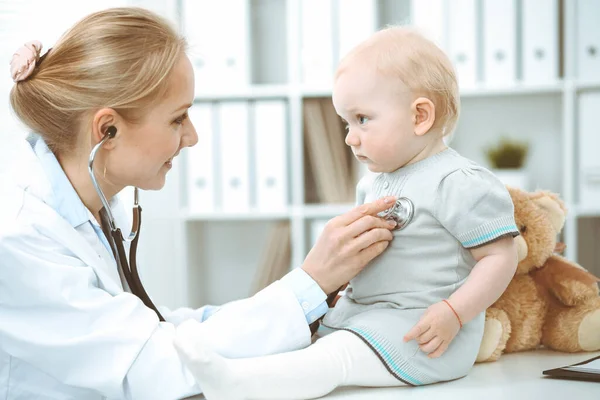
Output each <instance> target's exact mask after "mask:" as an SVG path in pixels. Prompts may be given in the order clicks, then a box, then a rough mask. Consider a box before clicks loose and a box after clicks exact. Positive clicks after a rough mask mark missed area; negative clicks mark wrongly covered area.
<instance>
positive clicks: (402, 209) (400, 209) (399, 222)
mask: <svg viewBox="0 0 600 400" xmlns="http://www.w3.org/2000/svg"><path fill="white" fill-rule="evenodd" d="M414 212H415V207H414V206H413V203H412V201H410V199H408V198H406V197H400V198H399V199H398V200H396V204H394V205H393V206H392V207H390V208H388V209H387V210H385V211H383V212H381V213H379V216H380V217H382V218H383V219H386V220H394V221H396V227H395V228H394V230H400V229H404V228H405V227H406V226H407V225H408V224H410V222H411V221H412V219H413V215H414Z"/></svg>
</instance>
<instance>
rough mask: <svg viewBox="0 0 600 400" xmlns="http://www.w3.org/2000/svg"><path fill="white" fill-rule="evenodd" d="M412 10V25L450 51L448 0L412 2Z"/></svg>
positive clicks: (415, 0)
mask: <svg viewBox="0 0 600 400" xmlns="http://www.w3.org/2000/svg"><path fill="white" fill-rule="evenodd" d="M410 10H411V11H410V20H411V25H412V26H413V27H415V28H416V29H417V30H418V31H419V32H421V33H422V34H423V35H425V37H427V38H428V39H429V40H431V41H432V42H434V43H435V44H437V45H438V46H439V47H440V48H441V49H443V50H444V51H446V50H448V19H447V15H448V0H411V2H410Z"/></svg>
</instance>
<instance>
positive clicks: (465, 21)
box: [448, 0, 478, 88]
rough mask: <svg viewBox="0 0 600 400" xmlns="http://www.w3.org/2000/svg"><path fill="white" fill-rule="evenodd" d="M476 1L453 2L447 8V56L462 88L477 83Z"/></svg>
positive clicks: (460, 0)
mask: <svg viewBox="0 0 600 400" xmlns="http://www.w3.org/2000/svg"><path fill="white" fill-rule="evenodd" d="M476 5H477V0H453V1H452V2H451V3H450V4H449V7H448V54H449V56H450V60H451V61H452V63H453V65H454V68H455V69H456V74H457V77H458V84H459V86H460V87H462V88H469V87H473V86H475V84H476V83H477V81H478V73H477V70H478V51H477V18H476V15H477V9H476Z"/></svg>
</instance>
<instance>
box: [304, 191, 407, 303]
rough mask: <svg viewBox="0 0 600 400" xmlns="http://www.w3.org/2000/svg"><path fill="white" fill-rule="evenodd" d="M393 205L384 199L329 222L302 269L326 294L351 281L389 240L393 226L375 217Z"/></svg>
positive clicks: (393, 201) (387, 199)
mask: <svg viewBox="0 0 600 400" xmlns="http://www.w3.org/2000/svg"><path fill="white" fill-rule="evenodd" d="M395 201H396V198H395V197H393V196H389V197H384V198H382V199H379V200H377V201H374V202H372V203H366V204H363V205H361V206H358V207H355V208H354V209H352V210H350V211H348V212H347V213H345V214H342V215H340V216H338V217H335V218H333V219H331V220H330V221H329V222H328V223H327V225H325V229H324V230H323V233H321V236H320V237H319V239H318V240H317V243H316V244H315V246H314V247H313V248H312V250H311V251H310V252H309V253H308V256H306V259H305V260H304V264H303V265H302V269H304V271H306V273H308V274H309V275H310V276H311V277H312V278H313V279H314V280H315V282H317V284H318V285H319V286H320V287H321V289H323V291H324V292H325V293H326V294H330V293H331V292H333V291H334V290H336V289H338V288H339V287H340V286H342V285H344V284H346V283H347V282H348V281H350V280H351V279H352V278H354V277H355V276H356V275H357V274H358V273H359V272H360V271H362V269H363V268H364V267H365V266H366V265H367V264H368V263H369V262H370V261H371V260H372V259H374V258H375V257H377V256H378V255H379V254H381V252H383V250H385V249H386V248H387V246H388V244H389V243H390V240H392V237H393V235H392V232H390V231H391V230H392V229H393V228H394V227H395V222H392V223H389V222H387V221H385V220H384V219H382V218H380V217H377V214H378V213H380V212H382V211H385V210H387V209H388V208H390V207H391V206H392V205H393V204H394V203H395Z"/></svg>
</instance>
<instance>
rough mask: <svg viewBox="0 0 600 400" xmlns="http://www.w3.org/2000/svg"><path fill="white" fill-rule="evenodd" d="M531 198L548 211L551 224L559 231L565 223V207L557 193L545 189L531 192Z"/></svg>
mask: <svg viewBox="0 0 600 400" xmlns="http://www.w3.org/2000/svg"><path fill="white" fill-rule="evenodd" d="M531 200H533V202H534V203H536V204H537V205H538V206H539V207H540V208H541V209H542V210H544V211H546V213H548V217H549V218H550V221H551V222H552V226H554V229H556V232H557V233H558V232H560V231H561V230H562V228H563V226H564V225H565V219H566V215H567V208H566V207H565V203H564V202H563V201H562V200H561V199H560V198H559V197H558V195H557V194H555V193H550V192H545V191H543V192H536V193H532V195H531Z"/></svg>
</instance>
